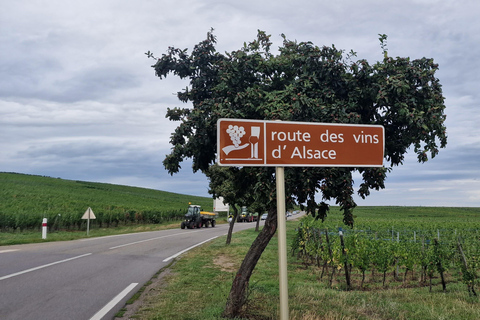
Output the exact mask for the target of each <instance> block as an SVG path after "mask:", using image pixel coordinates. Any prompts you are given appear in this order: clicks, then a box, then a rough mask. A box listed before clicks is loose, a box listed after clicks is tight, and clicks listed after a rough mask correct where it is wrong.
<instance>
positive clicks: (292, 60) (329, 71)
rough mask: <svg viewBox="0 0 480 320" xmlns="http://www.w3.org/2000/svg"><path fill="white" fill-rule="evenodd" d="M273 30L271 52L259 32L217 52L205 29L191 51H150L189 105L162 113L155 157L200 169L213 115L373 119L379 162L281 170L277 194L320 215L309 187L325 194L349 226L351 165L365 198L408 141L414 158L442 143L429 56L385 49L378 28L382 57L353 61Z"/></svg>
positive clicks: (207, 159)
mask: <svg viewBox="0 0 480 320" xmlns="http://www.w3.org/2000/svg"><path fill="white" fill-rule="evenodd" d="M282 37H283V45H282V46H280V47H279V48H278V52H277V53H275V54H274V53H273V52H272V48H271V46H272V43H271V42H270V36H269V35H267V34H266V33H265V32H263V31H258V35H257V38H256V39H255V40H253V41H252V42H250V43H248V44H247V43H244V46H243V47H242V48H240V49H239V50H236V51H232V52H225V53H219V52H217V50H216V48H215V45H216V37H215V36H214V34H213V30H211V31H210V32H208V34H207V38H206V39H205V40H204V41H201V42H200V43H198V44H197V45H195V47H194V48H193V50H192V51H191V53H188V52H187V49H183V50H182V49H178V48H174V47H169V48H168V51H167V53H166V54H163V55H162V56H161V57H160V58H156V63H155V64H154V65H153V67H154V69H155V72H156V75H157V76H158V77H160V78H165V77H166V76H167V75H168V74H170V73H173V74H174V75H176V76H179V77H180V78H182V79H189V82H190V85H189V86H188V87H187V88H185V89H184V90H183V91H180V92H178V93H177V95H178V98H179V99H180V100H181V101H182V102H191V105H190V104H189V105H188V106H187V107H184V108H178V107H175V108H169V109H168V112H167V117H168V118H169V119H170V120H172V121H179V125H178V127H177V128H176V130H175V132H174V133H173V134H172V136H171V140H170V143H171V144H172V150H171V153H170V154H169V155H167V156H166V158H165V160H164V162H163V163H164V165H165V168H166V169H167V170H168V171H169V172H170V173H171V174H173V173H175V172H178V170H179V169H180V168H181V163H182V161H183V160H184V159H185V158H191V159H192V160H193V170H194V171H198V170H200V171H202V172H204V173H206V172H207V171H208V169H209V166H210V165H212V164H213V163H215V159H216V158H215V157H216V122H217V120H218V119H219V118H238V119H261V120H284V121H287V120H288V121H308V122H324V123H351V124H376V125H383V126H384V127H385V160H386V162H387V163H388V165H389V167H387V168H296V169H293V168H291V169H292V170H288V171H287V172H286V184H287V186H289V187H288V188H287V190H286V194H287V196H289V197H290V198H291V199H292V200H296V201H298V202H300V203H305V204H307V210H308V211H309V212H311V213H313V214H315V212H316V209H319V208H320V209H321V210H320V214H319V217H320V218H322V219H323V218H324V217H325V213H326V211H325V208H326V207H325V203H320V204H318V203H317V201H316V200H315V195H316V194H317V193H320V194H321V197H322V198H323V200H325V201H327V200H332V199H335V200H336V203H337V204H338V205H340V206H341V208H342V209H343V211H344V216H345V218H344V221H345V223H346V224H347V225H352V224H353V218H352V214H351V209H352V208H353V207H355V205H356V204H355V202H354V201H353V198H352V196H353V194H354V190H353V183H354V181H353V178H352V172H353V171H355V170H357V171H359V172H360V173H361V175H362V181H361V183H359V185H358V190H357V192H358V194H359V195H360V196H361V197H362V198H365V197H366V196H368V195H369V194H370V190H372V189H376V190H378V189H380V188H384V187H385V185H384V182H385V178H386V176H387V173H388V171H389V170H391V168H392V167H394V166H396V165H399V164H402V163H403V160H404V156H405V153H406V152H407V150H408V149H409V148H410V147H413V151H414V152H415V153H416V154H417V158H418V161H419V162H425V161H427V160H428V159H429V158H433V157H435V156H436V155H437V154H438V152H439V148H443V147H445V146H446V142H447V136H446V128H445V125H444V120H445V117H446V116H445V115H444V109H445V105H444V103H443V102H444V97H443V95H442V90H441V85H440V82H439V80H438V79H437V78H436V77H435V72H436V71H437V70H438V65H437V64H436V63H434V61H433V59H429V58H421V59H415V60H411V59H410V58H401V57H397V58H393V57H390V56H389V55H388V51H387V47H386V39H387V37H386V36H385V35H380V44H381V48H382V50H383V54H384V56H383V57H384V58H383V60H382V61H378V62H376V63H374V64H370V63H369V62H368V61H366V60H356V61H354V58H356V54H355V52H353V51H351V52H350V53H349V54H345V51H343V50H339V49H337V48H335V46H333V45H332V46H331V47H328V46H323V47H318V46H315V45H314V44H313V43H311V42H297V41H292V40H288V39H287V38H286V36H284V35H282ZM147 54H148V55H149V56H150V57H154V56H153V54H151V53H150V52H148V53H147ZM265 170H268V169H263V168H259V169H257V170H255V169H249V170H245V172H246V174H252V172H253V171H257V172H258V171H265ZM271 171H272V170H271ZM272 174H273V173H272ZM263 182H266V181H263ZM258 183H262V181H258ZM322 212H323V214H322Z"/></svg>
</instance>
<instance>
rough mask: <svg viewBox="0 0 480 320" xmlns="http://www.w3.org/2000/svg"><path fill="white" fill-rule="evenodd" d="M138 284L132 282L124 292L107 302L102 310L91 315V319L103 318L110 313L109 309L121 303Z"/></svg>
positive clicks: (98, 319)
mask: <svg viewBox="0 0 480 320" xmlns="http://www.w3.org/2000/svg"><path fill="white" fill-rule="evenodd" d="M137 285H138V283H132V284H130V285H129V286H128V287H126V288H125V289H124V290H123V291H122V292H120V293H119V294H117V295H116V296H115V298H113V299H112V300H111V301H110V302H109V303H107V304H106V305H105V307H103V308H102V309H100V311H98V312H97V313H96V314H95V315H94V316H93V317H91V318H90V320H101V319H102V318H103V317H104V316H105V315H106V314H107V313H108V311H110V310H112V308H113V307H115V305H116V304H117V303H119V302H120V301H121V300H122V299H123V298H124V297H125V296H126V295H127V294H128V293H129V292H130V291H132V290H133V288H135V287H136V286H137Z"/></svg>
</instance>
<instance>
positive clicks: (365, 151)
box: [217, 119, 385, 167]
mask: <svg viewBox="0 0 480 320" xmlns="http://www.w3.org/2000/svg"><path fill="white" fill-rule="evenodd" d="M384 135H385V133H384V128H383V126H379V125H362V124H337V123H319V122H292V121H267V120H245V119H219V120H218V122H217V157H218V159H217V160H218V164H219V165H221V166H285V167H289V166H301V167H308V166H319V167H381V166H383V156H384V148H385V143H384Z"/></svg>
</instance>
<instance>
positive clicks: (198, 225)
mask: <svg viewBox="0 0 480 320" xmlns="http://www.w3.org/2000/svg"><path fill="white" fill-rule="evenodd" d="M201 227H202V222H201V221H200V222H198V223H197V228H198V229H200V228H201Z"/></svg>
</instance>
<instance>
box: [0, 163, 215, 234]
mask: <svg viewBox="0 0 480 320" xmlns="http://www.w3.org/2000/svg"><path fill="white" fill-rule="evenodd" d="M189 202H191V203H194V204H199V205H201V206H202V207H203V208H204V209H205V210H209V211H210V210H212V208H213V200H212V199H211V198H208V197H196V196H189V195H183V194H178V193H172V192H166V191H159V190H152V189H146V188H138V187H128V186H122V185H114V184H107V183H96V182H86V181H73V180H64V179H59V178H51V177H44V176H36V175H27V174H19V173H7V172H0V228H1V230H2V231H12V230H17V229H19V230H24V229H31V228H39V227H40V226H41V223H42V219H43V218H47V219H48V221H49V226H51V228H53V229H67V230H68V229H73V228H80V227H81V226H82V223H84V221H82V220H81V216H82V215H83V213H84V212H85V210H86V209H87V208H88V207H91V208H92V210H93V212H94V213H95V216H96V218H97V219H96V220H95V221H94V226H98V227H109V226H116V225H118V224H120V223H123V224H128V223H161V222H165V221H170V220H178V219H181V218H182V217H183V215H184V214H185V211H186V208H187V206H188V203H189Z"/></svg>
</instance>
